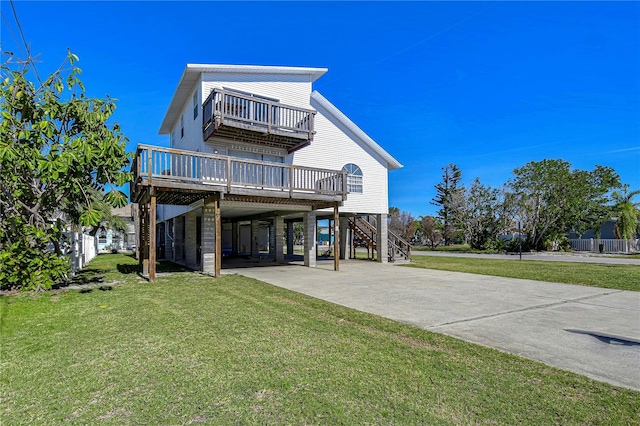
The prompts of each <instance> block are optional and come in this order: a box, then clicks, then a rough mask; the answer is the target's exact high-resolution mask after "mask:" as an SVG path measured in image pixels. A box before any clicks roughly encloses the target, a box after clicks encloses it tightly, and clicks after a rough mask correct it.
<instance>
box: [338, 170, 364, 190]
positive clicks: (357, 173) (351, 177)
mask: <svg viewBox="0 0 640 426" xmlns="http://www.w3.org/2000/svg"><path fill="white" fill-rule="evenodd" d="M342 171H343V172H347V192H359V193H362V170H360V167H358V166H356V165H355V164H352V163H349V164H346V165H345V166H344V167H343V168H342Z"/></svg>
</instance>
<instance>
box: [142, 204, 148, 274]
mask: <svg viewBox="0 0 640 426" xmlns="http://www.w3.org/2000/svg"><path fill="white" fill-rule="evenodd" d="M142 275H147V276H148V275H149V207H148V206H147V200H146V196H145V200H144V202H143V203H142Z"/></svg>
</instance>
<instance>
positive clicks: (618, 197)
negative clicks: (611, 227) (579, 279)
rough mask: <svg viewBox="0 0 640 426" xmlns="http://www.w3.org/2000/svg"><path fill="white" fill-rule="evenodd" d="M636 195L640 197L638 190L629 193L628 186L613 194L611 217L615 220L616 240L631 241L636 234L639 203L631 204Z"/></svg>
mask: <svg viewBox="0 0 640 426" xmlns="http://www.w3.org/2000/svg"><path fill="white" fill-rule="evenodd" d="M638 195H640V190H635V191H631V192H629V185H628V184H625V185H623V186H622V191H614V192H613V194H612V199H613V202H614V206H613V215H614V216H615V217H616V219H617V221H616V227H615V230H616V238H620V239H623V240H631V239H633V237H635V235H636V234H637V233H638V227H639V226H640V223H639V221H640V202H637V203H634V202H633V198H634V197H635V196H638Z"/></svg>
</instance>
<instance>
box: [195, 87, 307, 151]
mask: <svg viewBox="0 0 640 426" xmlns="http://www.w3.org/2000/svg"><path fill="white" fill-rule="evenodd" d="M202 110H203V114H202V136H203V139H204V140H205V141H206V140H208V139H209V138H211V137H214V136H215V137H222V138H230V139H234V140H238V141H242V142H248V143H255V144H260V145H266V146H271V147H277V148H284V149H287V151H288V152H292V151H295V150H296V149H299V148H301V147H303V146H305V145H308V144H309V143H311V141H312V140H313V135H314V130H313V124H314V115H315V111H313V110H308V109H304V108H298V107H293V106H289V105H285V104H281V103H280V102H276V101H270V100H266V99H264V98H261V97H258V96H252V95H250V94H242V93H238V92H233V91H228V90H223V89H214V90H213V91H212V92H211V94H210V95H209V97H207V99H206V100H205V101H204V103H203V106H202Z"/></svg>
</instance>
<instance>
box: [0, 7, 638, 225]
mask: <svg viewBox="0 0 640 426" xmlns="http://www.w3.org/2000/svg"><path fill="white" fill-rule="evenodd" d="M0 3H1V9H2V24H1V29H2V32H1V40H2V50H3V51H6V50H10V51H14V52H15V53H16V54H17V55H18V56H23V57H24V53H23V50H22V49H21V48H20V46H19V45H17V44H16V41H15V39H14V37H15V38H18V39H19V32H18V29H17V26H16V24H15V20H14V18H13V13H12V10H11V6H10V4H9V2H8V1H6V0H2V1H1V2H0ZM14 4H15V7H16V11H17V14H18V18H19V20H20V23H21V24H22V29H23V31H24V35H25V37H26V39H27V41H28V42H29V43H30V45H31V49H32V52H33V53H34V54H35V53H39V54H40V56H39V57H38V60H39V61H41V62H40V63H39V65H38V70H39V72H40V73H41V74H45V73H47V72H49V71H52V70H53V69H54V68H56V67H57V66H58V65H59V63H60V62H61V60H62V59H63V58H64V56H65V54H66V49H67V48H70V49H71V50H72V51H73V52H74V53H76V54H77V55H78V56H79V57H80V62H79V63H78V65H79V66H80V67H81V68H82V69H83V75H82V79H83V81H84V83H85V86H86V88H87V92H88V95H90V96H96V97H103V96H105V95H107V94H108V95H109V96H111V97H114V98H117V99H118V100H119V101H118V109H117V111H116V113H115V115H114V120H115V121H118V122H119V123H120V125H121V126H122V128H123V131H124V132H125V134H126V135H127V136H128V138H129V139H130V141H131V142H130V150H133V149H134V148H135V146H136V145H137V144H138V143H147V144H154V145H165V146H166V145H168V143H169V141H168V138H167V137H166V136H158V134H157V133H158V128H159V127H160V123H161V121H162V118H163V117H164V114H165V112H166V108H167V106H168V104H169V101H170V99H171V97H172V95H173V92H174V90H175V88H176V85H177V83H178V79H179V78H180V75H181V73H182V71H183V69H184V67H185V64H187V63H217V64H258V65H289V66H313V67H327V68H328V69H329V72H328V73H327V74H325V76H324V77H322V78H320V79H319V80H318V81H317V82H316V83H315V88H316V89H317V90H318V91H320V92H321V93H322V94H323V95H324V96H325V97H327V98H328V99H329V100H330V101H331V102H332V103H334V104H335V105H336V106H337V107H338V108H339V109H341V110H342V111H343V112H344V113H345V114H346V115H347V116H349V117H350V118H351V119H352V120H353V121H354V122H355V123H356V124H358V125H359V126H360V127H361V128H362V129H363V130H364V131H365V132H366V133H367V134H369V135H370V136H371V137H372V138H373V139H374V140H376V142H378V143H379V144H380V145H381V146H382V147H384V148H385V149H386V150H387V151H388V152H389V153H391V154H392V155H393V156H394V157H395V158H397V159H398V160H399V161H400V162H401V163H402V164H404V168H402V169H399V170H395V171H392V172H391V173H390V174H389V194H390V195H389V204H390V205H393V206H397V207H399V208H400V209H402V210H408V211H410V212H412V213H413V214H414V215H416V216H417V215H425V214H433V213H434V212H435V210H436V207H435V206H433V205H431V204H430V201H431V199H432V198H433V197H434V195H435V189H434V185H435V184H437V183H438V182H439V181H440V179H441V173H442V172H441V168H442V167H443V166H444V165H446V164H447V163H455V164H457V165H458V166H459V167H460V169H461V170H462V173H463V181H464V182H465V183H470V182H471V181H472V180H473V179H474V178H476V177H479V178H480V180H481V181H482V182H483V183H485V184H488V185H492V186H501V185H502V184H504V183H505V182H506V181H507V180H508V179H509V178H510V177H511V172H512V170H513V169H514V168H516V167H520V166H522V165H524V164H525V163H527V162H528V161H538V160H542V159H544V158H562V159H564V160H566V161H569V162H570V163H571V164H572V165H573V166H574V167H575V168H579V169H589V170H591V169H593V167H594V166H595V165H596V164H600V165H606V166H611V167H613V168H614V169H615V170H616V171H617V172H618V173H619V174H620V176H621V178H622V181H623V182H624V183H628V184H630V185H631V187H632V189H640V3H638V2H481V1H474V2H408V3H397V2H388V3H387V2H374V3H369V2H353V3H339V2H299V3H297V2H280V3H274V2H257V3H253V2H234V3H227V2H31V1H16V2H15V3H14Z"/></svg>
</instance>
